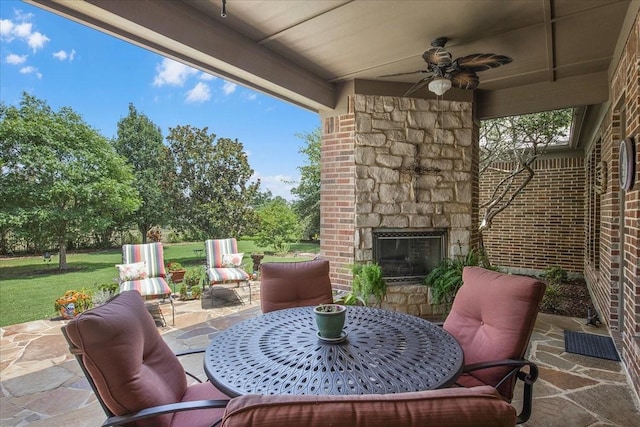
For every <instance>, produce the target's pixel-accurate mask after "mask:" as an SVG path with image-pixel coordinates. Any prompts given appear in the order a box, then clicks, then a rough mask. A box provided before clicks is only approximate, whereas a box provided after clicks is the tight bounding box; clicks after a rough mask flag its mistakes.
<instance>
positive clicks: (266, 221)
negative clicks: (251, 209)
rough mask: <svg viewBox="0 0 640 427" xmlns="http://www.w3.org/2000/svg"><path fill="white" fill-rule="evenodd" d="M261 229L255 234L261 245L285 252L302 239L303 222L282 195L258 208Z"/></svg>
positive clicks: (257, 241)
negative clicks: (301, 222)
mask: <svg viewBox="0 0 640 427" xmlns="http://www.w3.org/2000/svg"><path fill="white" fill-rule="evenodd" d="M257 214H258V221H259V230H258V233H257V234H256V236H255V239H256V243H257V244H258V245H259V246H265V247H267V246H272V247H273V248H274V249H275V251H276V252H278V253H284V252H287V251H288V249H289V245H290V244H291V243H293V242H297V241H298V240H300V236H301V224H300V220H299V219H298V216H297V215H296V213H295V212H294V211H293V209H291V207H290V206H289V204H288V203H287V201H286V200H285V199H283V198H282V197H276V198H275V199H273V200H272V201H271V202H269V203H267V204H266V205H265V206H264V207H263V208H261V209H260V210H258V212H257Z"/></svg>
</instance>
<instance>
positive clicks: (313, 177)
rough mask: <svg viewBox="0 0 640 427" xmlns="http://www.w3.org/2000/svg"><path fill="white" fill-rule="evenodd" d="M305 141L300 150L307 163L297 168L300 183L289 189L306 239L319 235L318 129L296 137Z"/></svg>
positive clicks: (319, 144) (320, 138) (320, 136)
mask: <svg viewBox="0 0 640 427" xmlns="http://www.w3.org/2000/svg"><path fill="white" fill-rule="evenodd" d="M297 136H298V137H300V138H302V139H304V140H305V141H306V145H305V146H304V147H303V148H301V149H300V151H299V152H300V153H301V154H305V155H306V156H307V162H306V164H305V165H303V166H299V167H298V170H300V183H299V184H298V186H297V187H294V188H292V189H291V193H292V194H294V195H295V196H297V199H296V200H295V201H294V204H293V209H294V210H295V212H296V213H297V214H298V216H299V217H300V218H301V219H302V221H303V227H304V229H303V230H304V231H303V233H304V235H305V236H308V237H313V236H317V235H318V234H320V147H321V140H322V135H321V132H320V128H317V129H315V130H314V131H313V132H310V133H307V134H301V135H297Z"/></svg>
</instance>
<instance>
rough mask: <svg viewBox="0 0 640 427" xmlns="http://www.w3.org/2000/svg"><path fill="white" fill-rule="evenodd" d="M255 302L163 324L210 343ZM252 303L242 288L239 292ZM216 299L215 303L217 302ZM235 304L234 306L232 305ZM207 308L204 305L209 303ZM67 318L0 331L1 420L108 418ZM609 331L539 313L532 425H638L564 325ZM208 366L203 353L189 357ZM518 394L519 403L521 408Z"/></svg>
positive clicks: (171, 332)
mask: <svg viewBox="0 0 640 427" xmlns="http://www.w3.org/2000/svg"><path fill="white" fill-rule="evenodd" d="M252 290H253V292H252V293H253V295H252V303H251V304H248V303H246V302H245V304H241V303H240V302H239V301H237V300H236V301H235V302H232V303H227V304H219V305H220V306H218V307H217V306H216V304H215V301H216V300H215V299H214V300H206V299H205V300H204V301H203V302H201V301H198V300H196V301H187V302H183V301H177V302H176V304H175V313H176V315H175V325H174V324H172V318H171V309H170V305H169V304H168V303H167V302H165V303H164V304H162V305H161V307H162V311H163V313H164V316H165V319H166V321H167V326H164V327H159V329H160V331H161V333H162V334H163V337H164V339H165V340H166V341H167V343H168V344H169V346H170V347H171V348H172V349H173V350H175V351H181V350H185V349H194V348H203V347H206V346H207V344H208V342H209V340H210V339H211V336H213V335H214V334H216V333H218V332H219V331H221V330H224V329H225V328H227V327H229V325H232V324H234V323H236V322H239V321H242V320H243V319H246V318H248V317H251V316H256V315H259V314H260V297H259V286H256V285H254V286H252ZM237 291H238V294H239V296H240V298H241V299H242V300H243V301H247V298H246V297H247V295H245V294H244V293H245V292H246V291H245V290H244V289H243V288H238V289H237ZM212 301H213V304H212ZM232 304H233V305H232ZM203 307H204V308H203ZM63 323H64V321H55V320H42V321H34V322H28V323H23V324H19V325H13V326H7V327H4V328H1V329H0V425H2V426H6V427H9V426H26V425H29V426H30V427H36V426H66V427H73V426H82V427H84V426H98V425H100V424H101V423H102V422H103V421H104V419H105V415H104V413H103V411H102V409H101V407H100V405H99V404H98V402H97V400H96V399H95V396H94V395H93V393H92V391H91V389H90V387H89V384H88V383H87V381H86V379H85V378H84V375H83V374H82V372H81V370H80V368H79V366H78V364H77V362H76V361H75V360H74V359H73V357H72V356H71V355H70V354H69V351H68V349H67V346H66V343H65V341H64V338H63V337H62V334H61V333H60V326H61V325H62V324H63ZM565 329H566V330H574V331H585V332H589V333H595V334H601V335H608V334H609V332H608V331H607V329H606V328H605V327H604V326H600V327H598V328H596V327H594V326H590V325H586V322H585V319H576V318H569V317H562V316H554V315H549V314H542V313H541V314H539V315H538V320H537V322H536V327H535V331H534V333H533V336H532V338H531V346H530V352H529V358H530V359H531V360H533V361H535V362H536V363H537V364H538V366H539V367H540V378H539V379H538V381H537V382H536V384H535V386H534V405H533V415H532V416H531V418H530V420H529V421H528V422H527V423H526V424H525V425H526V426H527V427H538V426H540V427H542V426H544V427H554V426H559V427H560V426H562V427H586V426H620V427H628V426H640V410H639V408H640V405H638V398H637V396H636V395H635V393H634V391H633V389H632V387H631V385H630V383H629V380H628V377H627V375H626V372H625V370H624V368H623V366H622V364H621V363H620V362H615V361H610V360H604V359H598V358H593V357H587V356H580V355H576V354H572V353H567V352H565V351H564V332H563V331H564V330H565ZM182 361H183V363H184V364H185V367H186V368H187V369H188V370H190V371H195V372H199V373H200V376H201V377H202V378H205V376H204V373H203V371H202V355H199V356H198V355H195V356H188V357H187V358H183V360H182ZM518 398H519V397H518V394H517V395H516V399H515V400H514V405H516V406H518Z"/></svg>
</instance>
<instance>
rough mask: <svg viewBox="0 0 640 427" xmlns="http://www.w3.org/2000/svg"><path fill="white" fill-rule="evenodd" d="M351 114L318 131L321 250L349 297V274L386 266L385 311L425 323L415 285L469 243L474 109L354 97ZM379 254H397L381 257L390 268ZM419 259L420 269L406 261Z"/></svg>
mask: <svg viewBox="0 0 640 427" xmlns="http://www.w3.org/2000/svg"><path fill="white" fill-rule="evenodd" d="M349 110H350V114H347V115H344V116H337V117H330V118H325V119H324V129H323V142H322V143H323V147H322V159H321V165H322V170H321V180H322V191H321V218H322V219H321V233H320V241H321V253H322V255H323V256H324V257H326V258H328V259H329V260H330V262H331V269H332V271H331V275H332V282H333V284H334V287H337V288H339V289H345V290H348V289H350V287H351V274H350V271H349V269H348V266H349V265H350V264H353V263H354V262H369V261H377V262H381V261H383V262H382V264H383V272H384V274H385V277H386V276H389V278H390V280H388V282H387V284H388V289H389V290H388V293H387V299H386V303H385V304H387V305H388V306H390V308H393V309H397V310H398V311H405V312H409V313H412V314H417V315H430V314H431V307H430V304H429V301H428V295H427V294H428V288H426V287H425V286H423V285H421V283H422V280H423V279H424V277H425V276H426V273H427V272H428V271H430V269H431V268H433V266H435V265H436V264H437V262H439V260H440V259H442V258H444V257H448V258H451V257H454V256H457V255H460V254H461V253H462V254H466V253H467V252H468V250H469V248H470V247H471V245H472V243H475V242H474V239H475V238H476V233H475V231H474V230H476V229H477V211H478V206H477V197H478V191H477V188H478V187H477V185H478V181H477V167H478V166H477V162H478V160H477V144H476V143H474V141H475V140H477V132H478V127H477V123H476V122H474V120H473V115H472V104H471V103H470V102H455V101H443V100H439V101H436V100H423V99H413V98H398V97H384V96H368V95H354V96H352V97H351V98H350V105H349ZM389 232H392V233H397V234H398V236H399V235H401V234H402V233H405V237H406V236H409V237H416V236H418V235H422V236H429V239H424V240H427V241H429V245H430V246H429V247H428V248H427V247H426V246H425V247H420V248H418V247H417V246H415V245H414V246H409V245H408V242H404V240H403V239H404V238H394V237H393V236H389V235H387V234H383V233H389ZM381 236H382V237H383V239H382V240H386V242H381V241H380V240H381V239H380V237H381ZM434 236H438V239H439V240H438V243H433V237H434ZM419 240H420V239H417V241H419ZM405 243H406V245H405ZM414 243H415V242H414ZM422 243H425V244H426V242H422ZM385 245H392V246H394V250H395V246H396V245H397V247H398V251H397V252H396V253H395V254H392V256H390V257H387V258H393V257H394V256H395V257H396V258H397V259H395V260H391V259H388V260H387V259H384V260H383V259H382V258H380V257H378V258H376V257H377V256H378V255H379V254H380V253H384V252H385V248H386V249H388V250H389V251H391V249H390V247H389V248H387V247H386V246H385ZM400 249H402V250H400ZM418 249H420V250H421V251H422V252H423V254H422V255H421V256H420V257H419V258H420V261H418V260H417V258H416V259H413V258H412V257H414V256H415V254H413V253H412V252H411V251H417V250H418ZM403 251H404V252H403ZM438 251H439V253H438ZM400 258H402V259H400ZM427 258H428V261H427V260H426V259H427ZM392 261H393V262H392ZM403 261H404V262H403ZM406 261H409V262H408V263H407V262H406ZM402 269H404V270H402ZM407 269H411V270H412V271H411V272H408V271H405V270H407ZM401 270H402V271H401Z"/></svg>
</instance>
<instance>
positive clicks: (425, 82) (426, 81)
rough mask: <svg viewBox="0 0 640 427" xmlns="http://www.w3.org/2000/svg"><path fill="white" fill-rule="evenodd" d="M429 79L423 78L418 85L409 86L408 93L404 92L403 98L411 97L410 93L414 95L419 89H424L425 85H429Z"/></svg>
mask: <svg viewBox="0 0 640 427" xmlns="http://www.w3.org/2000/svg"><path fill="white" fill-rule="evenodd" d="M431 79H432V78H431V77H425V78H424V79H422V80H420V81H419V82H418V83H416V84H414V85H413V86H411V87H410V88H409V90H408V91H406V92H405V94H404V95H403V97H404V98H407V97H408V96H409V95H411V94H412V93H415V92H417V91H419V90H420V89H422V88H423V87H425V86H426V85H428V84H429V82H430V81H431Z"/></svg>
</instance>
